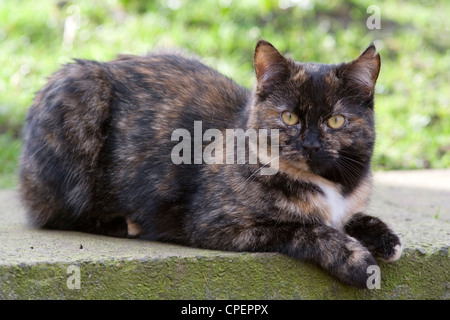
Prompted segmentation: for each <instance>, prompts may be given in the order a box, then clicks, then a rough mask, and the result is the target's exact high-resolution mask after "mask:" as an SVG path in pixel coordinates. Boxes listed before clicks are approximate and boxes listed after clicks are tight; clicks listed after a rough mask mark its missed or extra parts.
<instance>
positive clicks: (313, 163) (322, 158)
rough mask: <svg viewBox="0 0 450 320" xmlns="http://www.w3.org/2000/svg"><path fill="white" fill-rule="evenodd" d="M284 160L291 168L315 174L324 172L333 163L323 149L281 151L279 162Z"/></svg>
mask: <svg viewBox="0 0 450 320" xmlns="http://www.w3.org/2000/svg"><path fill="white" fill-rule="evenodd" d="M281 162H285V163H286V165H288V166H289V167H291V168H295V169H298V170H301V171H307V172H310V173H314V174H317V175H321V173H324V172H325V171H326V170H327V169H328V168H329V166H330V164H331V163H333V159H332V157H331V156H330V155H329V154H328V153H327V152H325V151H323V150H317V151H316V152H313V153H312V152H308V151H305V150H298V151H295V152H294V151H291V152H286V153H283V152H281V157H280V163H281Z"/></svg>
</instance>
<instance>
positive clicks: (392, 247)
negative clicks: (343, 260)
mask: <svg viewBox="0 0 450 320" xmlns="http://www.w3.org/2000/svg"><path fill="white" fill-rule="evenodd" d="M369 250H370V249H369ZM371 251H372V253H373V254H374V256H375V257H377V258H379V259H380V260H383V261H386V262H393V261H397V260H398V259H400V257H401V256H402V251H403V247H402V244H401V242H400V239H399V237H398V236H397V235H396V234H395V233H386V234H383V235H382V236H381V239H380V241H379V245H378V246H377V247H375V248H374V249H372V250H371Z"/></svg>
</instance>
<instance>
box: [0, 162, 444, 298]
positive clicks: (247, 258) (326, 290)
mask: <svg viewBox="0 0 450 320" xmlns="http://www.w3.org/2000/svg"><path fill="white" fill-rule="evenodd" d="M368 213H370V214H373V215H376V216H379V217H381V218H382V219H384V220H385V221H386V222H387V223H389V224H390V225H391V227H392V228H393V229H394V230H395V231H396V232H397V233H399V234H400V236H401V238H402V241H403V246H404V252H403V255H402V257H401V258H400V260H398V261H397V262H395V263H391V264H387V263H380V271H381V281H380V288H379V289H376V288H374V289H364V290H360V289H355V288H351V287H348V286H345V285H343V284H341V283H340V282H338V281H337V280H335V279H334V278H332V277H330V276H329V275H328V274H327V273H325V272H323V271H322V270H320V269H319V268H317V267H316V266H314V265H311V264H308V263H303V262H300V261H295V260H293V259H290V258H288V257H285V256H283V255H280V254H277V253H231V252H221V251H211V250H199V249H192V248H187V247H183V246H176V245H170V244H163V243H157V242H146V241H139V240H129V239H117V238H111V237H103V236H97V235H91V234H84V233H78V232H62V231H50V230H35V229H31V228H29V227H28V226H27V225H26V222H25V217H24V210H23V208H22V207H21V205H20V203H19V200H18V196H17V192H16V191H15V190H4V191H1V192H0V299H450V259H449V255H448V250H449V245H450V170H426V171H399V172H385V173H377V174H376V175H375V190H374V197H373V201H372V205H371V209H370V210H369V212H368Z"/></svg>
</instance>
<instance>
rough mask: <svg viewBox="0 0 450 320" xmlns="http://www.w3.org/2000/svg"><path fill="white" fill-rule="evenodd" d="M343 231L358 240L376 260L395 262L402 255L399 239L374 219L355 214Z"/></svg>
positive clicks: (382, 223)
mask: <svg viewBox="0 0 450 320" xmlns="http://www.w3.org/2000/svg"><path fill="white" fill-rule="evenodd" d="M344 230H345V232H346V233H347V234H348V235H350V236H352V237H354V238H356V239H358V240H359V241H360V242H361V243H362V244H363V245H364V246H365V247H366V248H367V249H368V250H369V251H370V252H372V254H373V255H374V256H375V257H376V258H379V259H381V260H384V261H395V260H398V259H399V258H400V256H401V254H402V245H401V242H400V239H399V237H398V236H397V235H396V234H395V233H394V232H393V231H392V230H391V229H390V228H389V227H388V226H387V225H386V224H385V223H384V222H383V221H381V220H380V219H378V218H376V217H372V216H369V215H366V214H363V213H357V214H355V215H353V216H352V217H351V218H350V220H349V221H348V222H347V223H346V225H345V227H344Z"/></svg>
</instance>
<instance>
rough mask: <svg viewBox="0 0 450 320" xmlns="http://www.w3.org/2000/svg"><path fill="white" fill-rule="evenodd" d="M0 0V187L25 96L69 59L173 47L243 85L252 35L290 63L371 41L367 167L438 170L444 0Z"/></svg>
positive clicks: (446, 154)
mask: <svg viewBox="0 0 450 320" xmlns="http://www.w3.org/2000/svg"><path fill="white" fill-rule="evenodd" d="M371 4H373V3H371V1H365V0H352V1H343V0H331V1H327V0H279V1H269V0H262V1H257V0H246V1H238V0H218V1H213V0H201V1H200V0H197V1H187V0H161V1H143V0H142V1H133V0H108V1H100V0H82V1H54V0H53V1H52V0H47V1H45V0H44V1H32V0H20V1H17V0H0V53H1V54H0V66H1V68H0V187H13V186H15V185H16V184H17V163H18V157H19V154H20V147H21V140H20V139H21V128H22V125H23V121H24V118H25V115H26V111H27V108H28V107H29V106H30V104H31V103H32V99H33V95H34V93H35V92H36V91H37V90H39V89H40V87H42V86H43V85H44V83H45V82H46V78H47V77H48V76H49V75H51V74H52V73H53V72H54V71H56V70H57V69H58V68H60V67H61V65H62V64H64V63H68V62H70V61H71V60H72V58H85V59H95V60H108V59H112V58H114V57H115V56H116V55H117V54H119V53H133V54H145V53H146V52H148V51H150V50H153V49H159V48H184V49H187V50H188V51H190V52H192V53H195V54H197V55H198V56H200V57H202V58H203V60H204V61H205V62H206V63H207V64H208V65H210V66H212V67H214V68H217V69H218V70H219V71H221V72H222V73H224V74H225V75H227V76H229V77H231V78H233V79H234V80H235V81H237V82H238V83H240V84H241V85H244V86H246V87H248V88H251V87H252V86H253V83H254V72H253V67H252V58H253V50H254V46H255V44H256V42H257V40H258V39H260V38H264V39H266V40H268V41H270V42H272V43H273V44H274V45H275V46H276V47H277V48H278V49H279V50H280V51H281V52H283V53H287V54H288V55H290V56H292V57H294V58H295V59H297V60H299V61H316V62H323V63H339V62H342V61H350V60H353V59H354V58H356V57H357V56H358V55H359V54H360V53H361V52H362V51H363V50H364V49H365V48H366V47H367V46H368V45H369V44H370V42H372V41H374V43H375V45H376V46H377V49H378V51H379V52H380V54H381V57H382V69H381V73H380V77H379V80H378V84H377V87H376V93H377V95H376V120H377V122H376V123H377V132H378V137H377V144H376V151H375V157H374V163H373V166H374V169H413V168H444V167H450V90H449V89H450V88H449V83H450V52H449V51H450V21H449V20H448V18H449V17H450V1H446V0H440V1H438V0H434V1H425V0H423V1H419V0H412V1H395V0H384V1H377V6H378V7H379V8H380V18H381V28H380V29H374V30H370V29H368V28H367V26H366V21H367V19H368V18H369V17H370V16H371V14H372V12H369V13H368V12H367V8H368V7H369V6H370V5H371Z"/></svg>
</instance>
